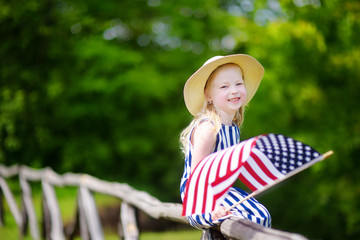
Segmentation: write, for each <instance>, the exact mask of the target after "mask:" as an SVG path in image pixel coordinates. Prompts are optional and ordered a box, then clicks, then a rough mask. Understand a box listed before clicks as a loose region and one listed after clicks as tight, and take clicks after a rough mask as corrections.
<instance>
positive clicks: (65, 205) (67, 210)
mask: <svg viewBox="0 0 360 240" xmlns="http://www.w3.org/2000/svg"><path fill="white" fill-rule="evenodd" d="M7 182H8V184H9V187H10V188H11V190H12V192H13V194H14V197H15V198H16V201H17V204H18V206H19V210H20V209H21V206H20V202H21V201H20V189H19V186H18V182H17V180H11V179H10V180H7ZM31 187H32V195H33V204H34V207H35V213H36V217H37V221H38V227H39V232H40V234H41V220H42V217H41V214H42V212H41V204H42V202H41V194H42V192H41V185H40V183H32V184H31ZM55 192H56V196H57V199H58V203H59V207H60V212H61V216H62V219H63V224H64V225H66V224H69V223H70V222H73V221H74V220H75V216H76V201H77V189H76V188H75V187H64V188H60V187H56V188H55ZM94 197H95V202H96V205H97V207H98V209H100V208H104V207H106V206H114V205H119V204H120V202H121V201H120V199H117V198H114V197H110V196H106V195H103V194H94ZM4 211H5V226H0V240H3V239H4V240H5V239H20V235H19V230H18V228H17V226H16V223H15V220H14V218H13V216H12V214H11V212H10V209H9V207H8V205H7V202H6V201H5V199H4ZM104 234H105V239H106V240H113V239H114V240H115V239H116V240H118V239H120V238H119V237H118V236H117V234H116V232H114V231H113V230H111V229H107V228H104ZM200 237H201V231H199V230H195V229H194V230H191V229H190V230H179V231H166V232H143V233H140V239H141V240H155V239H157V240H163V239H164V240H165V239H166V240H167V239H172V240H178V239H179V240H180V239H189V240H192V239H200ZM23 239H24V240H31V239H32V238H31V236H30V232H29V231H28V234H27V235H26V236H25V237H24V238H23ZM76 239H79V240H80V238H76Z"/></svg>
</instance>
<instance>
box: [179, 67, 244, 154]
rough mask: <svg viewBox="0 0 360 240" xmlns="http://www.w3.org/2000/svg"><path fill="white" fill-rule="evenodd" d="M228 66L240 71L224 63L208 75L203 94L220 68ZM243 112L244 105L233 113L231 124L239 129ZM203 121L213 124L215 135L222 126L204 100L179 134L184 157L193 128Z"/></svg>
mask: <svg viewBox="0 0 360 240" xmlns="http://www.w3.org/2000/svg"><path fill="white" fill-rule="evenodd" d="M229 65H235V66H237V67H239V68H240V69H241V67H240V66H239V65H237V64H234V63H226V64H224V65H221V66H219V67H217V68H216V69H215V70H214V71H213V72H212V73H211V74H210V76H209V78H208V80H207V82H206V84H205V88H204V94H205V91H206V89H208V88H210V87H211V85H212V82H213V81H212V80H213V79H214V74H215V72H217V71H219V70H220V69H221V68H222V67H224V66H229ZM241 72H243V71H242V69H241ZM245 86H246V84H245ZM244 112H245V105H244V106H241V107H240V108H239V110H238V111H237V112H236V113H235V116H234V119H233V122H234V123H235V124H236V125H238V126H239V127H240V126H241V124H242V123H243V121H244ZM205 119H206V120H207V121H209V122H211V123H213V124H214V128H215V133H216V134H217V133H218V132H219V131H220V128H221V124H222V123H221V118H220V115H219V114H218V113H217V111H216V109H215V107H214V105H213V104H211V103H208V101H207V100H206V99H205V100H204V104H203V107H202V108H201V110H200V111H199V112H198V113H197V114H196V115H195V117H194V119H193V120H192V121H191V123H190V124H189V125H188V126H187V127H186V128H185V129H184V130H183V131H182V132H181V134H180V143H181V150H182V152H183V153H184V154H185V155H186V153H187V152H188V151H189V140H190V135H191V133H192V130H193V128H194V127H196V126H197V125H198V124H199V123H200V122H201V121H203V120H205Z"/></svg>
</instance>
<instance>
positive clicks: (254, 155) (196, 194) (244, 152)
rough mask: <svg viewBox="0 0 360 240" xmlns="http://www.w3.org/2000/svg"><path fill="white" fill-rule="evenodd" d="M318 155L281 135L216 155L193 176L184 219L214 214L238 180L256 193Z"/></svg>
mask: <svg viewBox="0 0 360 240" xmlns="http://www.w3.org/2000/svg"><path fill="white" fill-rule="evenodd" d="M319 156H320V154H319V153H318V152H317V151H315V150H314V149H313V148H311V147H310V146H308V145H306V144H304V143H302V142H300V141H297V140H294V139H292V138H290V137H286V136H283V135H280V134H267V135H261V136H257V137H254V138H251V139H248V140H246V141H243V142H240V143H239V144H237V145H234V146H232V147H230V148H227V149H224V150H222V151H219V152H215V153H213V154H211V155H209V156H208V157H206V158H204V159H203V160H202V161H200V163H199V164H198V165H197V166H196V168H195V170H194V171H193V173H192V174H191V176H190V178H189V180H188V183H187V187H186V190H185V191H186V192H185V198H184V201H183V216H185V215H186V216H189V215H192V214H202V213H209V212H211V211H213V210H214V209H215V208H216V207H217V206H219V205H220V203H221V201H222V200H223V199H224V198H225V196H226V194H227V192H228V190H229V188H230V187H231V186H232V185H233V183H234V182H235V181H236V179H240V180H241V181H242V182H243V183H244V184H245V185H246V186H247V187H248V188H250V189H251V190H252V191H256V190H259V189H262V188H265V187H266V186H269V185H270V184H271V183H274V181H276V180H278V179H282V178H285V177H286V175H287V174H289V173H291V172H292V171H294V170H296V169H299V168H300V167H301V166H303V165H306V164H308V163H310V162H312V161H314V160H315V159H316V158H318V157H319Z"/></svg>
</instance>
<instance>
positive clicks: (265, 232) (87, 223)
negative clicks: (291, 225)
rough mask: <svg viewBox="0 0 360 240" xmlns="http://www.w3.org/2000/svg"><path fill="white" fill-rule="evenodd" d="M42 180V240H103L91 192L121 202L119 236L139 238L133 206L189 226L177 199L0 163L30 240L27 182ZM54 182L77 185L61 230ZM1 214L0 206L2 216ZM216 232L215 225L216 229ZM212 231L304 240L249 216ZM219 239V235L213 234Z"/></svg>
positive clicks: (6, 193)
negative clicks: (71, 217)
mask: <svg viewBox="0 0 360 240" xmlns="http://www.w3.org/2000/svg"><path fill="white" fill-rule="evenodd" d="M17 175H18V177H19V182H20V187H21V190H22V196H21V199H22V208H21V209H22V211H21V212H20V211H19V208H18V206H17V204H16V202H15V200H14V196H13V195H12V193H11V190H10V188H9V187H8V185H7V183H6V178H10V177H14V176H17ZM34 181H38V182H41V185H42V192H43V199H42V202H43V206H42V207H43V214H42V218H43V220H42V221H43V224H42V228H43V237H44V238H45V239H55V240H63V239H65V236H66V238H67V239H73V238H74V236H75V233H76V232H77V231H79V232H80V236H81V238H82V239H100V240H101V239H104V234H103V230H102V226H101V222H100V218H99V214H98V211H97V208H96V204H95V200H94V198H93V194H92V193H93V192H97V193H101V194H105V195H110V196H113V197H117V198H119V199H121V200H122V206H121V211H120V213H119V214H120V222H119V236H120V237H121V238H123V239H126V240H135V239H138V238H139V230H138V228H137V226H136V219H135V217H136V216H135V215H136V214H135V210H134V208H137V209H139V210H141V211H143V212H145V213H146V214H148V215H149V216H151V217H153V218H155V219H159V218H163V219H167V220H171V221H176V222H180V223H184V224H188V219H187V218H186V217H182V216H181V212H182V205H181V204H177V203H164V202H161V201H159V200H158V199H157V198H155V197H153V196H151V195H149V194H148V193H146V192H144V191H138V190H136V189H134V188H132V187H130V186H129V185H127V184H124V183H117V182H107V181H103V180H100V179H97V178H95V177H92V176H90V175H87V174H74V173H66V174H63V175H59V174H57V173H56V172H54V171H52V170H51V169H50V168H45V169H40V170H36V169H32V168H29V167H27V166H17V165H15V166H11V167H6V166H3V165H0V198H1V201H0V203H1V202H2V198H3V197H5V200H6V202H7V203H8V206H9V208H10V211H11V213H12V215H13V217H14V219H15V222H16V224H17V225H18V227H19V231H20V235H21V236H24V235H25V234H26V232H27V228H28V227H29V228H30V234H31V236H32V239H35V240H37V239H40V233H39V229H38V225H37V219H36V215H35V210H34V205H33V202H32V194H31V186H30V184H29V182H34ZM54 186H58V187H65V186H74V187H77V188H78V199H77V212H76V216H75V221H74V222H73V224H72V225H70V226H68V227H67V228H66V229H65V231H64V229H63V223H62V218H61V212H60V209H59V204H58V201H57V198H56V194H55V191H54ZM3 216H4V212H3V208H1V206H0V217H1V218H2V217H3ZM214 230H215V229H214ZM216 230H220V231H221V233H222V234H223V235H224V236H226V237H227V238H228V239H241V240H262V239H266V240H273V239H274V240H275V239H280V240H281V239H287V240H305V239H306V238H305V237H303V236H301V235H299V234H293V233H288V232H282V231H279V230H275V229H269V228H264V227H262V226H260V225H258V224H255V223H253V222H250V221H248V220H242V219H238V218H230V219H227V220H225V221H224V222H223V223H222V224H221V225H220V226H219V227H218V228H217V229H216ZM201 239H204V240H205V239H211V234H203V236H202V238H201ZM217 239H218V238H217Z"/></svg>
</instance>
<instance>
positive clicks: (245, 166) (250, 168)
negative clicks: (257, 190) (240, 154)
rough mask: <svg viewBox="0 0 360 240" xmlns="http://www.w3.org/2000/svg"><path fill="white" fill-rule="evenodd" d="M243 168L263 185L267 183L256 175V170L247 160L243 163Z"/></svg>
mask: <svg viewBox="0 0 360 240" xmlns="http://www.w3.org/2000/svg"><path fill="white" fill-rule="evenodd" d="M244 168H245V169H246V170H247V171H248V172H249V174H250V175H251V176H252V177H253V178H254V179H255V180H256V181H257V182H258V183H260V184H261V185H263V186H265V185H266V184H267V183H266V182H265V181H264V180H263V179H262V178H261V177H260V176H259V175H258V173H257V172H255V170H254V169H253V168H252V167H251V166H250V164H249V163H248V162H246V163H245V164H244Z"/></svg>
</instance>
